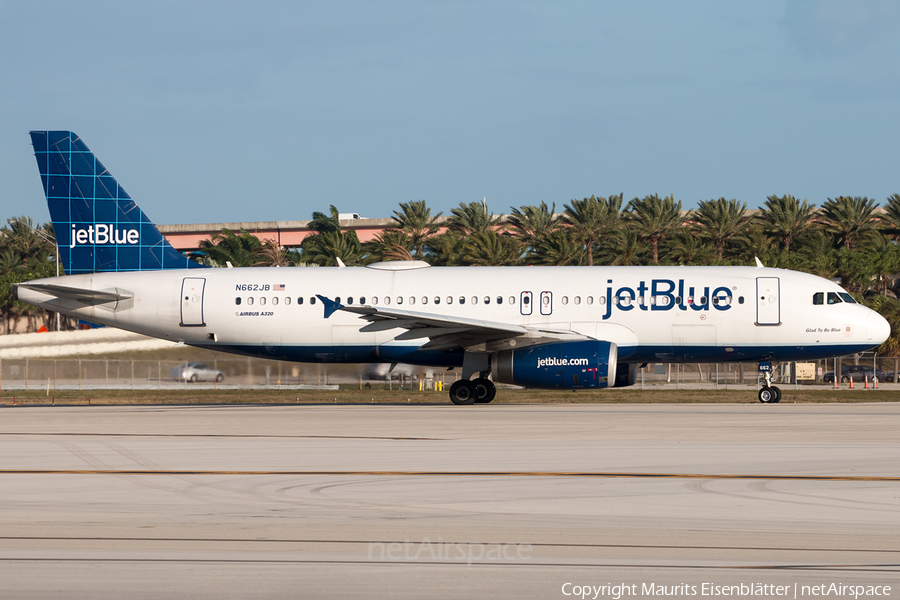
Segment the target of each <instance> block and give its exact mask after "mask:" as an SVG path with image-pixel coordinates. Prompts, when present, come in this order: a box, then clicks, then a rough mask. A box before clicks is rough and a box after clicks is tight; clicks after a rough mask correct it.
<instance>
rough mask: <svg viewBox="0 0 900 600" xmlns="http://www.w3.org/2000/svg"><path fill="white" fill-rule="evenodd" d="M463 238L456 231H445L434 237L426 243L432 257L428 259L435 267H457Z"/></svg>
mask: <svg viewBox="0 0 900 600" xmlns="http://www.w3.org/2000/svg"><path fill="white" fill-rule="evenodd" d="M464 240H465V236H464V235H463V234H462V233H459V232H457V231H451V230H447V231H445V232H444V233H441V234H439V235H436V236H434V237H433V238H432V239H431V241H429V242H428V246H429V247H430V248H431V251H432V252H433V255H432V256H431V257H430V258H429V260H430V262H431V264H433V265H435V266H442V267H450V266H455V265H459V264H461V263H460V253H461V252H462V247H463V242H464Z"/></svg>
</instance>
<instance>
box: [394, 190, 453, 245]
mask: <svg viewBox="0 0 900 600" xmlns="http://www.w3.org/2000/svg"><path fill="white" fill-rule="evenodd" d="M441 214H443V213H438V214H436V215H434V216H433V217H432V216H431V209H430V208H428V207H427V206H426V205H425V201H424V200H415V201H412V202H401V203H400V210H399V211H396V210H395V211H394V216H393V217H391V218H392V219H393V220H394V222H395V223H396V224H397V229H399V230H400V231H402V232H404V233H405V234H406V235H407V236H408V237H409V247H408V248H407V253H410V252H409V251H410V250H411V251H412V253H414V254H415V255H416V257H419V258H421V257H422V256H423V255H424V253H425V246H426V244H427V243H428V241H429V240H430V239H431V238H432V237H434V235H435V234H437V232H438V230H439V229H440V227H439V226H438V225H437V220H438V218H439V217H440V216H441Z"/></svg>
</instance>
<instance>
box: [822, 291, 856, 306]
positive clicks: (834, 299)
mask: <svg viewBox="0 0 900 600" xmlns="http://www.w3.org/2000/svg"><path fill="white" fill-rule="evenodd" d="M826 299H827V302H826ZM841 302H847V303H848V304H859V303H858V302H857V301H856V300H854V299H853V296H851V295H850V294H848V293H847V292H828V294H827V296H826V294H825V292H816V293H815V294H813V304H816V305H819V304H840V303H841Z"/></svg>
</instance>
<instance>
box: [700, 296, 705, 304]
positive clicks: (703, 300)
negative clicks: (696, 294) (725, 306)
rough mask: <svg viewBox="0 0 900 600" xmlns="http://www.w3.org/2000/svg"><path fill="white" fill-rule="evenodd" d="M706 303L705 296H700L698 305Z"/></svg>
mask: <svg viewBox="0 0 900 600" xmlns="http://www.w3.org/2000/svg"><path fill="white" fill-rule="evenodd" d="M704 304H706V296H700V305H701V306H702V305H704Z"/></svg>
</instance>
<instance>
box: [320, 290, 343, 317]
mask: <svg viewBox="0 0 900 600" xmlns="http://www.w3.org/2000/svg"><path fill="white" fill-rule="evenodd" d="M316 298H318V299H319V300H321V301H322V304H324V305H325V318H326V319H327V318H328V317H330V316H331V315H333V314H334V313H335V311H338V310H341V309H342V308H344V305H343V304H341V303H340V302H335V301H334V300H331V299H329V298H326V297H325V296H323V295H322V294H316Z"/></svg>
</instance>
